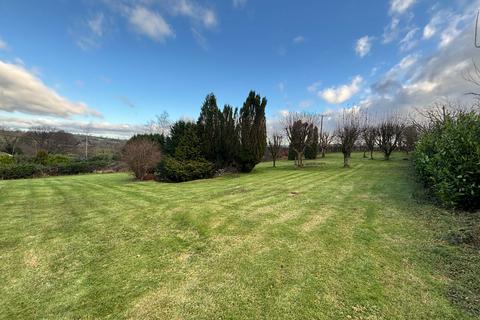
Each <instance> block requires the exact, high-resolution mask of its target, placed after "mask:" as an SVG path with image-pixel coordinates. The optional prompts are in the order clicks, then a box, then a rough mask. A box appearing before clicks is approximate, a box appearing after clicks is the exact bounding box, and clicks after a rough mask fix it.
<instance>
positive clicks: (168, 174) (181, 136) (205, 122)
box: [123, 91, 267, 181]
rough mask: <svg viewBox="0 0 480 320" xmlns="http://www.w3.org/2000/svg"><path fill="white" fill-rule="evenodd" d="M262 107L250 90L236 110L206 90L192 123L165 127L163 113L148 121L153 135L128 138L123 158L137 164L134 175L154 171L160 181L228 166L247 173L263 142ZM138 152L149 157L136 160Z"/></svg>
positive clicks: (262, 102) (262, 150) (206, 173)
mask: <svg viewBox="0 0 480 320" xmlns="http://www.w3.org/2000/svg"><path fill="white" fill-rule="evenodd" d="M266 106H267V99H266V98H265V97H263V98H262V97H261V96H260V95H259V94H257V93H256V92H255V91H250V92H249V94H248V96H247V98H246V100H245V102H244V103H243V106H242V107H241V108H240V109H238V108H234V107H232V106H230V105H224V107H223V109H220V108H219V107H218V104H217V99H216V97H215V95H214V94H213V93H211V94H208V95H207V96H206V98H205V100H204V102H203V104H202V106H201V109H200V115H199V117H198V119H197V121H196V122H194V121H186V120H178V121H176V122H175V123H173V124H172V125H170V126H169V130H165V124H166V121H165V116H163V117H162V116H160V117H158V118H157V120H159V121H158V123H157V124H158V125H156V124H154V123H150V127H152V128H155V129H154V130H155V131H156V132H155V133H150V134H141V135H135V136H133V137H132V138H131V139H130V140H129V141H128V142H127V144H126V146H125V148H124V150H123V154H124V159H125V160H126V161H127V163H129V164H130V166H131V167H136V168H138V170H134V172H135V171H136V172H135V176H136V178H137V179H144V178H145V177H146V176H148V175H150V177H152V175H155V176H156V178H157V179H159V180H164V181H187V180H193V179H199V178H208V177H211V176H213V175H214V173H215V172H218V171H219V170H224V169H227V168H228V169H229V170H237V171H241V172H250V171H252V169H253V168H254V167H255V165H256V164H257V163H259V162H260V161H261V159H262V157H263V155H264V153H265V149H266V146H267V130H266V117H265V108H266ZM160 121H161V123H160ZM167 131H168V132H167ZM145 141H149V142H145ZM147 149H148V150H150V151H151V152H146V151H147ZM155 150H156V151H155ZM140 151H141V152H140ZM137 154H143V155H146V154H149V155H150V156H149V157H144V158H145V159H144V160H143V161H141V162H142V164H138V163H137V164H135V161H137V160H138V157H136V155H137Z"/></svg>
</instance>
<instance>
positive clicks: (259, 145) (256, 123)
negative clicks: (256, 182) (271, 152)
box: [238, 91, 267, 172]
mask: <svg viewBox="0 0 480 320" xmlns="http://www.w3.org/2000/svg"><path fill="white" fill-rule="evenodd" d="M266 106H267V99H266V98H265V97H264V98H261V97H260V95H258V94H256V93H255V91H250V93H249V94H248V97H247V100H246V101H245V103H244V104H243V107H242V108H241V109H240V116H239V123H238V125H239V134H240V153H239V156H238V158H239V159H238V162H239V163H238V164H239V167H240V170H242V171H243V172H250V171H252V169H253V168H254V167H255V165H256V164H257V163H259V162H260V160H261V159H262V157H263V155H264V153H265V148H266V146H267V127H266V119H265V108H266Z"/></svg>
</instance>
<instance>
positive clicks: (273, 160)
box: [273, 158, 276, 168]
mask: <svg viewBox="0 0 480 320" xmlns="http://www.w3.org/2000/svg"><path fill="white" fill-rule="evenodd" d="M275 160H276V159H275V158H273V167H274V168H275Z"/></svg>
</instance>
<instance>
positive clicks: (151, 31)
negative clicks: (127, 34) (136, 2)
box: [128, 7, 175, 41]
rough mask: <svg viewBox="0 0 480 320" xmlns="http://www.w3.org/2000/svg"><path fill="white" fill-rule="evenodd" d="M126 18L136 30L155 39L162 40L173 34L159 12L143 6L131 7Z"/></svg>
mask: <svg viewBox="0 0 480 320" xmlns="http://www.w3.org/2000/svg"><path fill="white" fill-rule="evenodd" d="M128 19H129V21H130V23H131V24H132V26H133V27H134V28H135V30H136V31H137V32H139V33H141V34H144V35H146V36H148V37H150V38H151V39H153V40H155V41H164V40H165V39H166V38H169V37H174V36H175V34H174V32H173V30H172V28H171V27H170V26H169V25H168V23H167V22H166V21H165V19H163V17H162V16H161V15H160V14H158V13H157V12H154V11H151V10H149V9H147V8H145V7H135V8H133V9H131V10H130V12H129V18H128Z"/></svg>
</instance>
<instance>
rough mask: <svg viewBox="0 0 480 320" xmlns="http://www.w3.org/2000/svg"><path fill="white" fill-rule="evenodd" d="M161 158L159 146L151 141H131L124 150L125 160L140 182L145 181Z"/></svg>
mask: <svg viewBox="0 0 480 320" xmlns="http://www.w3.org/2000/svg"><path fill="white" fill-rule="evenodd" d="M160 158H161V154H160V150H159V149H158V145H157V144H155V143H154V142H152V141H150V140H146V139H140V140H135V141H131V142H130V143H127V144H126V145H125V147H124V148H123V159H124V161H125V162H126V163H127V165H128V167H129V168H130V169H131V170H132V172H133V175H134V176H135V178H136V179H138V180H142V179H144V177H145V175H146V174H147V173H150V172H152V171H153V169H154V168H155V166H156V165H157V164H158V162H159V161H160Z"/></svg>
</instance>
